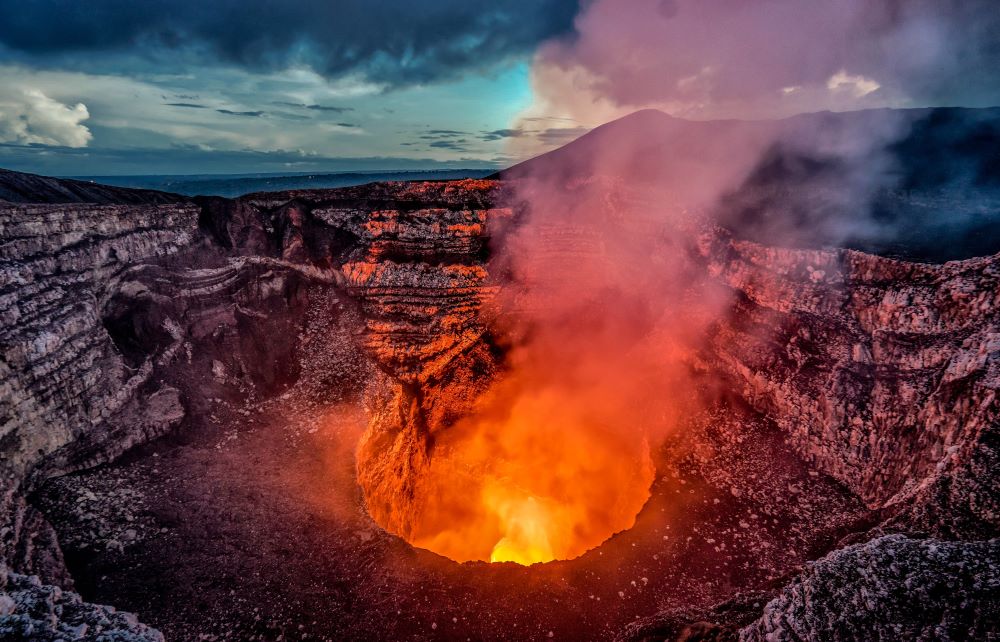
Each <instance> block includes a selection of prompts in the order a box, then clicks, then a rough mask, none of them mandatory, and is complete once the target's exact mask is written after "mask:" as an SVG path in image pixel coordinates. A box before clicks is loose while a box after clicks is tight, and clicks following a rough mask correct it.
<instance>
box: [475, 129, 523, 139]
mask: <svg viewBox="0 0 1000 642" xmlns="http://www.w3.org/2000/svg"><path fill="white" fill-rule="evenodd" d="M524 134H525V131H524V130H523V129H494V130H493V131H491V132H483V135H482V139H483V140H486V141H491V140H501V139H504V138H519V137H521V136H524Z"/></svg>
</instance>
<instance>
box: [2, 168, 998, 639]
mask: <svg viewBox="0 0 1000 642" xmlns="http://www.w3.org/2000/svg"><path fill="white" fill-rule="evenodd" d="M27 180H28V179H21V178H18V181H17V182H16V184H24V182H25V181H27ZM57 183H58V182H57ZM512 185H513V184H512V183H509V182H499V181H492V180H482V181H479V180H470V181H459V182H439V183H385V184H375V185H370V186H361V187H353V188H344V189H338V190H318V191H295V192H281V193H266V194H253V195H249V196H246V197H242V198H240V199H236V200H227V199H220V198H198V199H193V200H187V199H180V198H177V199H173V197H167V196H164V198H165V199H168V200H169V202H162V203H161V202H150V201H143V202H142V204H129V205H123V204H121V203H118V204H108V203H106V202H105V201H103V200H100V201H95V202H97V203H105V204H82V203H80V202H78V201H79V197H78V195H76V194H70V193H66V195H64V196H63V201H62V202H61V203H54V202H50V200H52V199H54V198H56V197H55V196H52V197H51V198H50V196H45V197H44V198H42V199H41V200H42V201H44V202H46V203H47V204H25V203H3V204H0V243H2V244H0V309H2V310H3V315H4V319H5V323H4V324H3V327H2V328H0V347H2V350H3V353H2V358H0V368H2V374H3V383H2V384H0V385H2V388H0V391H2V393H0V421H2V425H0V452H2V454H3V458H2V460H0V475H2V477H3V479H4V480H5V485H4V494H3V497H2V504H0V511H2V512H0V537H2V549H0V561H2V562H3V563H5V564H6V565H7V566H8V567H10V569H11V570H12V572H11V573H10V574H9V575H8V576H7V577H8V579H7V583H6V584H5V585H4V587H3V589H2V591H0V612H5V615H0V631H6V630H8V629H5V628H3V627H9V630H10V631H13V632H14V633H11V634H10V635H21V636H22V637H25V636H27V635H29V633H30V631H29V629H27V628H25V627H31V626H39V627H47V628H44V630H45V631H47V633H45V635H50V637H51V638H52V639H61V638H59V637H57V635H64V636H65V637H66V638H69V639H73V637H74V636H76V637H77V638H79V639H100V638H98V637H97V636H98V635H100V634H101V633H100V632H99V631H98V630H97V627H104V628H105V630H112V629H114V630H115V631H117V632H115V633H113V634H111V633H109V634H108V635H112V636H117V637H110V638H108V639H122V640H129V639H157V637H156V635H157V634H156V633H154V632H152V631H150V630H148V629H143V628H142V627H141V625H138V624H137V623H136V620H134V619H133V618H131V617H130V616H125V615H121V614H117V615H112V614H110V613H111V612H110V611H108V610H107V609H106V608H104V607H97V606H92V605H88V604H86V603H83V602H80V601H79V600H77V598H76V597H75V596H72V595H71V594H69V593H60V592H59V589H57V588H54V587H50V585H60V586H62V587H64V588H66V589H69V588H71V587H73V586H75V587H76V588H77V589H78V590H79V591H80V593H81V595H82V596H83V599H85V600H88V601H90V602H98V603H111V604H114V605H115V606H117V607H120V608H123V609H127V610H129V611H136V612H138V614H139V616H140V618H141V619H142V621H143V622H146V623H147V624H149V625H151V626H155V627H156V628H157V629H159V630H160V631H162V632H163V633H164V634H165V635H166V637H167V639H178V640H188V639H192V640H194V639H233V640H248V639H260V640H271V639H285V640H289V639H415V640H416V639H504V638H509V637H512V636H513V637H524V638H529V639H535V638H564V639H609V638H615V637H619V638H622V639H678V640H698V639H705V640H708V639H717V640H731V639H746V640H758V639H773V640H785V639H788V640H794V639H830V640H862V639H885V640H890V639H990V637H991V636H997V635H1000V629H998V627H1000V623H998V622H997V620H996V616H995V615H994V614H995V613H996V612H997V611H998V610H1000V605H998V604H997V582H998V578H997V577H996V571H995V569H996V568H998V567H1000V549H998V546H997V543H996V539H995V538H996V535H997V531H998V528H1000V508H998V501H1000V499H998V498H1000V489H998V487H997V484H998V481H997V480H998V476H997V472H996V471H997V470H998V468H997V465H998V459H1000V454H998V450H997V449H998V447H1000V442H998V440H997V428H996V426H997V402H996V398H995V397H996V388H997V385H998V381H1000V380H998V371H997V366H996V361H997V360H996V357H995V355H996V354H997V352H998V350H1000V342H998V341H997V338H996V336H997V310H998V309H1000V308H998V301H997V300H996V297H997V296H998V295H997V294H996V293H997V283H996V281H997V279H998V277H1000V267H998V265H1000V264H998V260H1000V259H997V257H995V256H990V257H982V258H969V259H966V260H962V261H953V262H949V263H942V264H924V263H909V262H905V261H901V260H898V259H892V258H885V257H879V256H874V255H870V254H864V253H861V252H858V251H854V250H824V249H798V250H795V249H779V248H772V247H768V246H765V245H762V244H759V243H756V242H753V241H748V240H742V239H741V238H739V237H738V236H734V235H733V234H732V233H731V232H729V231H726V230H723V229H722V228H719V227H715V226H712V225H704V226H702V227H701V229H700V231H699V233H698V234H697V235H694V236H692V237H691V238H690V247H689V248H688V249H689V251H690V257H691V258H690V260H691V265H692V266H693V267H692V269H694V270H697V271H698V272H699V273H700V274H701V275H703V278H705V279H708V280H710V281H711V282H712V283H713V284H715V286H716V287H719V288H722V289H723V290H724V291H726V292H727V293H728V294H729V295H730V297H731V301H732V305H731V307H730V308H729V309H728V312H727V314H726V315H724V316H723V317H720V318H719V319H718V320H717V321H716V322H714V323H713V324H712V325H711V332H710V340H709V341H706V342H704V343H703V344H700V345H699V346H698V349H697V350H690V351H689V352H688V353H687V354H686V357H685V362H686V367H688V368H689V369H690V377H691V380H692V381H694V382H695V383H696V384H697V385H696V388H697V390H698V394H699V395H700V396H701V397H703V399H702V403H701V404H700V405H699V406H698V410H697V412H693V413H692V414H691V415H690V416H688V417H686V418H685V420H684V423H683V427H682V428H683V429H681V430H678V431H675V432H673V433H671V435H670V437H669V438H668V439H665V440H664V441H663V443H662V444H658V445H657V447H656V449H655V453H654V461H655V464H656V469H657V479H656V481H655V482H654V484H653V488H652V491H651V497H650V499H649V501H648V502H647V504H646V506H645V508H644V509H643V510H642V512H641V513H640V514H639V516H638V518H637V521H636V525H635V526H634V528H632V529H630V530H628V531H625V532H623V533H620V534H618V535H616V536H615V537H613V538H612V539H611V540H609V541H607V542H606V543H605V544H603V545H601V546H600V547H598V548H597V549H594V550H591V551H590V552H588V553H586V554H584V555H583V556H581V557H579V558H576V559H573V560H563V561H556V562H551V563H547V564H542V565H536V566H531V567H519V566H515V565H511V564H487V563H478V562H473V563H466V564H457V563H454V562H452V561H450V560H447V559H445V558H443V557H440V556H437V555H434V554H432V553H430V552H427V551H424V550H420V549H416V548H413V547H411V546H409V545H408V544H407V543H406V542H405V541H403V540H402V539H400V538H399V537H397V536H396V535H394V534H393V533H404V534H405V533H406V532H407V529H408V528H409V520H410V518H411V516H412V513H411V510H410V507H409V505H408V504H407V501H408V499H409V498H412V497H413V496H414V495H415V494H416V491H417V490H418V487H419V484H421V472H422V470H424V468H425V467H426V466H427V462H428V459H429V458H430V457H432V456H433V452H434V451H433V446H434V443H435V439H436V437H437V436H438V435H440V434H441V432H442V431H446V430H448V429H449V427H450V426H451V425H452V424H453V423H454V422H455V421H456V419H457V418H458V417H460V416H462V415H463V414H464V413H466V412H467V411H468V409H469V408H470V406H471V404H472V403H473V402H474V400H475V399H476V397H477V395H478V394H479V393H480V392H481V391H482V390H484V389H485V388H486V386H488V385H489V383H490V382H491V381H492V380H494V379H495V378H496V377H497V376H500V373H501V371H502V364H503V348H502V344H501V343H500V342H498V341H497V337H496V336H495V335H494V334H493V333H492V332H491V329H490V327H489V324H488V320H489V319H490V315H491V314H493V312H492V305H493V303H494V301H495V299H496V297H497V296H498V294H499V292H500V290H501V288H502V283H501V282H499V281H498V280H497V278H496V275H497V273H498V270H499V269H500V266H497V265H495V264H493V263H491V258H492V253H493V252H494V251H495V248H496V247H497V246H498V245H497V244H498V243H502V242H503V238H504V237H505V235H506V234H507V233H508V232H509V231H510V230H511V229H515V228H516V227H517V226H518V225H520V224H521V221H522V217H523V209H524V206H523V204H522V203H520V202H519V201H518V200H517V192H516V190H515V189H514V188H513V187H512ZM62 189H63V188H62V187H60V186H59V185H58V184H57V185H56V186H55V187H53V190H54V192H53V193H62V191H61V190H62ZM66 189H69V188H66ZM49 193H50V192H46V194H49ZM129 198H145V196H138V195H134V196H130V197H129ZM171 199H172V200H171ZM129 202H130V203H132V201H129ZM573 232H574V230H565V229H562V230H558V229H557V230H554V231H552V233H553V234H560V235H563V236H565V235H566V234H572V233H573ZM584 232H585V230H584ZM581 234H582V232H581ZM355 449H357V458H356V460H355V458H354V456H353V454H354V452H355ZM359 487H360V488H359ZM384 529H385V530H384ZM387 531H388V532H387ZM30 575H33V576H36V579H32V578H31V577H28V576H30ZM36 620H37V621H40V622H43V624H33V623H34V622H35V621H36ZM82 625H86V628H84V629H80V628H78V627H80V626H82ZM16 627H21V628H16ZM31 630H34V629H31ZM38 630H43V629H38ZM24 631H29V633H25V632H24ZM56 631H58V633H57V632H56ZM88 636H89V637H88ZM128 636H132V637H128ZM142 636H147V637H146V638H144V637H142ZM14 639H17V638H14ZM27 639H32V638H30V637H27ZM43 639H44V638H43Z"/></svg>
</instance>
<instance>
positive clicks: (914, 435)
mask: <svg viewBox="0 0 1000 642" xmlns="http://www.w3.org/2000/svg"><path fill="white" fill-rule="evenodd" d="M705 251H706V258H707V260H708V268H709V270H711V271H712V273H713V274H716V275H718V278H720V279H722V280H723V282H725V283H726V284H728V285H729V286H730V287H731V288H733V290H734V291H735V292H736V293H737V295H738V296H737V297H736V303H735V308H734V310H733V311H732V314H731V316H730V322H729V323H723V324H719V325H718V326H717V333H716V335H715V337H714V338H713V341H712V342H711V348H710V352H711V356H710V357H709V359H710V360H711V361H712V365H711V367H714V368H716V369H717V370H719V371H722V372H724V373H726V374H727V375H728V376H730V377H732V379H733V380H734V381H735V383H736V385H737V387H738V388H739V389H740V390H741V394H742V395H743V396H744V398H745V399H746V400H747V401H748V402H749V403H751V405H753V406H754V407H756V408H758V409H759V410H760V411H761V412H764V413H765V414H767V415H769V416H771V417H773V418H775V420H776V421H777V422H778V423H779V425H781V427H782V428H783V429H784V430H785V431H786V433H787V434H788V436H789V438H790V439H791V440H792V442H793V443H794V444H795V445H796V447H797V449H798V450H799V452H800V453H801V454H802V455H803V456H804V457H806V458H807V459H808V460H809V461H811V462H814V464H815V465H816V466H817V467H818V468H819V469H821V470H823V471H825V472H828V473H829V474H831V475H833V476H834V477H836V478H837V479H840V480H841V481H842V482H843V483H844V484H846V485H847V486H848V487H849V488H851V489H852V490H853V491H854V492H855V493H857V494H858V495H860V496H861V497H863V498H864V499H866V500H867V501H868V502H869V503H870V505H872V506H878V507H883V506H884V507H893V506H895V507H896V508H897V509H898V507H899V505H901V504H903V503H907V502H910V503H912V502H916V503H921V502H924V503H928V502H930V503H936V504H940V503H941V502H944V503H947V504H948V505H947V506H939V507H938V508H937V509H935V514H936V515H937V519H936V520H935V523H926V524H925V526H926V527H927V528H929V529H930V530H931V531H932V532H935V533H947V534H949V535H962V534H964V535H965V536H976V535H977V534H978V535H984V534H986V533H990V532H996V529H997V527H998V526H1000V522H998V519H1000V513H998V511H997V506H996V504H995V501H996V500H995V498H996V496H997V495H996V487H995V483H996V482H995V481H994V477H995V476H993V475H989V474H986V475H977V474H971V473H972V469H977V470H979V471H984V470H985V468H986V467H987V466H988V464H987V463H986V462H988V461H994V460H995V457H996V450H995V448H996V446H995V442H996V436H995V428H994V426H995V425H996V421H997V405H996V392H997V387H998V385H1000V378H998V375H1000V371H998V369H997V354H998V350H1000V343H998V341H997V315H998V309H1000V308H998V303H1000V301H998V299H997V296H998V295H997V277H998V271H997V257H989V258H979V259H969V260H966V261H959V262H952V263H947V264H944V265H937V266H933V265H923V264H913V263H904V262H900V261H894V260H890V259H884V258H879V257H875V256H871V255H866V254H862V253H859V252H853V251H847V250H842V251H829V252H825V251H806V250H800V251H793V250H775V249H770V248H766V247H763V246H760V245H756V244H752V243H746V242H738V241H733V240H731V239H728V238H726V237H725V236H722V237H716V238H714V239H713V240H712V241H711V242H709V243H708V244H707V245H706V246H705ZM945 480H950V481H945ZM941 484H946V485H947V487H948V490H947V491H943V490H942V488H941ZM935 489H936V490H935ZM923 514H925V515H926V514H927V513H926V511H925V512H924V513H923Z"/></svg>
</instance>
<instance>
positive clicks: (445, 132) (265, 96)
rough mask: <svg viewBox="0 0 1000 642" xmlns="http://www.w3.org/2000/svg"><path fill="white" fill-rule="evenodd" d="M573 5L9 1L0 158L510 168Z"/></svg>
mask: <svg viewBox="0 0 1000 642" xmlns="http://www.w3.org/2000/svg"><path fill="white" fill-rule="evenodd" d="M577 10H578V5H577V3H576V0H532V2H528V3H526V2H521V1H519V0H509V1H503V0H501V1H496V0H491V1H489V2H486V1H482V0H421V1H420V2H411V1H407V0H367V1H356V0H349V1H339V0H324V1H314V0H299V1H294V0H291V1H285V2H274V1H272V0H255V1H250V0H246V1H240V2H236V1H233V0H217V1H214V2H203V1H202V0H170V1H166V0H140V1H131V0H128V1H125V0H18V1H13V0H0V15H2V16H3V17H4V18H3V20H0V167H6V168H10V169H17V170H22V171H32V172H37V173H43V174H51V175H123V174H195V173H250V172H309V171H350V170H372V169H418V168H419V169H427V168H430V169H433V168H447V167H452V168H456V167H461V168H478V167H500V166H504V165H507V164H509V163H510V162H511V161H512V158H511V157H510V156H509V154H508V149H507V148H508V146H507V145H506V142H507V140H508V139H509V138H510V137H511V136H513V135H517V136H525V135H531V136H535V135H538V136H541V139H540V140H544V141H546V144H547V145H548V146H554V145H555V144H557V143H558V142H562V141H564V140H566V139H568V138H569V137H572V136H578V135H579V134H580V133H581V131H580V129H579V127H578V126H576V125H575V124H574V123H569V122H567V121H564V120H552V121H547V120H545V119H544V118H543V119H539V120H537V121H534V124H533V125H532V126H530V127H529V128H528V129H527V130H526V131H521V130H519V131H517V132H514V131H512V130H511V129H510V127H511V123H512V121H513V120H514V118H515V117H516V115H517V114H518V113H519V112H520V111H522V110H523V109H525V108H526V107H527V106H528V105H529V104H530V103H531V100H532V96H531V87H530V83H529V66H530V61H531V56H532V55H533V53H534V51H535V50H536V49H537V47H538V46H539V44H540V43H541V42H543V41H545V40H547V39H550V38H553V37H561V36H563V35H566V34H570V33H571V31H572V28H573V18H574V16H575V15H576V13H577Z"/></svg>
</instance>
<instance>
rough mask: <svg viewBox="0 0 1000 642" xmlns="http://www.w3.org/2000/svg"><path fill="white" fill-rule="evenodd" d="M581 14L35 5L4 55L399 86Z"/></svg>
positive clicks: (426, 6)
mask: <svg viewBox="0 0 1000 642" xmlns="http://www.w3.org/2000/svg"><path fill="white" fill-rule="evenodd" d="M73 4H74V7H75V4H76V3H73ZM577 9H578V0H537V1H535V2H530V3H525V2H521V1H520V0H428V1H426V2H418V3H414V2H410V1H409V0H385V1H383V2H377V3H371V2H366V1H363V0H345V1H341V2H331V1H330V0H289V1H287V2H280V3H278V2H262V1H246V0H217V1H216V2H203V1H202V0H174V1H172V2H151V3H150V2H146V3H136V2H132V1H129V0H89V1H88V2H87V3H86V10H83V9H78V8H69V7H68V5H67V3H66V2H65V0H34V1H33V2H28V3H21V4H20V5H18V7H17V8H16V10H15V9H13V8H9V9H8V10H7V11H4V20H3V21H0V44H2V45H4V46H6V47H7V48H9V49H10V50H12V51H14V52H18V53H20V54H24V55H28V56H30V57H32V58H33V59H39V58H41V57H48V58H51V59H53V60H56V61H60V60H61V61H72V63H73V64H74V66H75V67H77V68H88V67H87V65H89V64H101V62H100V60H99V56H94V55H93V54H106V55H109V56H120V55H124V56H132V57H134V58H136V59H142V60H146V61H149V60H150V59H152V60H160V61H161V62H164V63H166V64H168V65H173V66H177V64H178V63H179V62H180V63H183V62H185V61H186V62H190V63H193V64H197V65H198V66H203V65H206V64H210V63H211V62H212V61H215V62H217V63H219V64H221V65H238V66H242V67H245V68H249V69H255V70H264V69H266V70H275V69H284V68H289V67H302V66H304V67H307V68H310V69H313V70H315V71H317V72H319V73H321V74H322V75H324V76H325V77H327V78H342V77H346V76H351V75H357V76H359V77H362V78H364V79H366V80H368V81H370V82H374V83H378V84H380V85H383V86H386V87H395V86H405V85H418V84H423V83H428V82H434V81H439V80H444V79H452V78H457V77H460V76H461V75H462V74H463V73H465V72H467V71H470V70H483V69H488V68H491V67H493V66H494V65H496V64H498V63H503V62H506V61H508V60H510V59H512V58H514V57H518V56H523V55H527V54H530V53H531V52H532V51H533V50H534V48H535V47H536V46H537V45H538V43H539V42H541V41H543V40H545V39H547V38H550V37H553V36H556V35H559V34H563V33H566V32H568V31H569V30H570V28H571V26H572V19H573V16H574V15H575V14H576V12H577ZM53 16H58V19H53ZM80 54H89V55H88V56H86V57H81V56H80Z"/></svg>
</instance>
